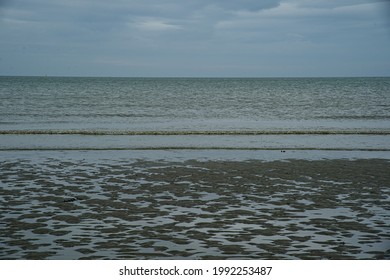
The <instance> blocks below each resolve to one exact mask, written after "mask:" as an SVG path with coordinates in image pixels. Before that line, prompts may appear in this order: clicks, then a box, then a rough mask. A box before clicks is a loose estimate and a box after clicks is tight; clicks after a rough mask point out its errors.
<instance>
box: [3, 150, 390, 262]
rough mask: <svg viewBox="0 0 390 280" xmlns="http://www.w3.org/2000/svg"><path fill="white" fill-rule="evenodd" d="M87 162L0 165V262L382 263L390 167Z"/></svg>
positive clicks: (389, 230)
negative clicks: (344, 260) (194, 261)
mask: <svg viewBox="0 0 390 280" xmlns="http://www.w3.org/2000/svg"><path fill="white" fill-rule="evenodd" d="M91 153H96V152H90V154H91ZM118 153H119V154H120V152H118ZM84 155H85V156H84V158H82V157H80V158H75V157H68V158H67V157H59V156H53V157H49V156H48V157H41V158H31V157H25V158H23V157H18V158H15V159H11V158H8V159H6V160H4V159H3V160H2V159H0V205H1V206H0V208H1V212H0V244H1V245H0V247H1V250H0V259H390V173H389V170H390V168H389V167H390V161H389V160H387V159H356V160H348V159H332V160H302V159H291V160H274V161H262V160H217V159H215V160H196V159H192V160H191V159H187V160H183V161H171V160H157V159H156V160H145V159H130V158H127V157H126V156H123V157H118V158H111V159H104V160H103V159H100V160H97V159H96V158H94V157H89V156H88V155H89V154H88V153H85V154H84Z"/></svg>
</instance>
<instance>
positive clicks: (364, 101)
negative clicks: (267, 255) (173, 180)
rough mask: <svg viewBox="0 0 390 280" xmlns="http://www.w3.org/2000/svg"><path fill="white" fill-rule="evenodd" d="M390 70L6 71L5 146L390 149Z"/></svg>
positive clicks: (1, 95)
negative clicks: (336, 73)
mask: <svg viewBox="0 0 390 280" xmlns="http://www.w3.org/2000/svg"><path fill="white" fill-rule="evenodd" d="M389 135H390V78H71V77H0V149H2V150H15V149H19V150H20V149H22V150H23V149H27V150H28V149H32V150H34V149H49V150H51V149H75V150H77V149H92V150H93V149H103V150H106V149H108V150H110V149H166V148H172V149H210V148H212V149H221V148H222V149H264V150H269V149H270V150H278V149H290V150H360V151H365V150H368V151H373V150H374V151H387V150H389V149H390V144H389V143H390V141H389Z"/></svg>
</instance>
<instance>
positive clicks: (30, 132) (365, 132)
mask: <svg viewBox="0 0 390 280" xmlns="http://www.w3.org/2000/svg"><path fill="white" fill-rule="evenodd" d="M0 135H91V136H104V135H122V136H126V135H128V136H131V135H134V136H135V135H139V136H142V135H145V136H153V135H157V136H158V135H161V136H164V135H166V136H170V135H171V136H173V135H178V136H180V135H204V136H207V135H231V136H234V135H390V130H379V129H378V130H375V129H372V130H363V129H362V130H359V129H356V130H202V131H201V130H194V131H187V130H180V131H171V130H162V131H134V130H129V131H124V130H1V131H0Z"/></svg>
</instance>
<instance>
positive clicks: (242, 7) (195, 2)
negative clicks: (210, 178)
mask: <svg viewBox="0 0 390 280" xmlns="http://www.w3.org/2000/svg"><path fill="white" fill-rule="evenodd" d="M0 75H3V76H4V75H5V76H10V75H11V76H20V75H22V76H26V75H27V76H30V75H31V76H43V75H48V76H120V77H339V76H348V77H349V76H390V0H385V1H383V0H382V1H375V0H288V1H287V0H285V1H283V0H191V1H190V0H110V1H107V0H66V1H64V0H0Z"/></svg>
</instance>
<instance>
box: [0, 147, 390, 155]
mask: <svg viewBox="0 0 390 280" xmlns="http://www.w3.org/2000/svg"><path fill="white" fill-rule="evenodd" d="M157 150H188V151H190V150H226V151H280V152H283V153H284V152H286V151H347V152H353V151H355V152H390V149H387V148H317V147H307V148H305V147H303V148H299V147H297V148H286V147H279V148H269V147H259V148H256V147H194V146H188V147H175V146H172V147H165V146H163V147H125V148H119V147H116V148H115V147H112V148H110V147H103V148H100V147H47V148H46V147H34V148H23V147H21V148H0V151H157Z"/></svg>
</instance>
